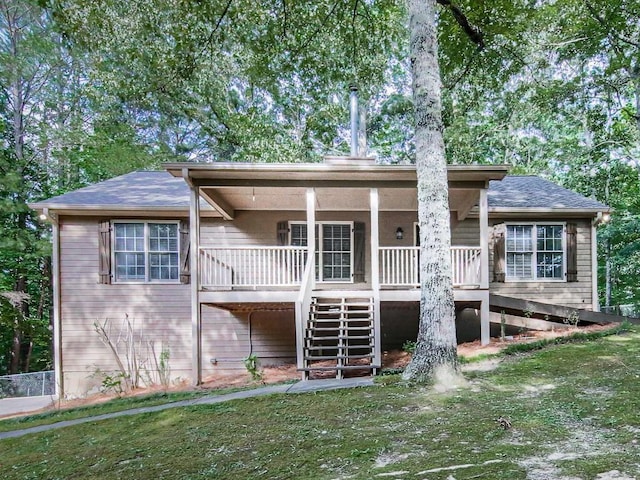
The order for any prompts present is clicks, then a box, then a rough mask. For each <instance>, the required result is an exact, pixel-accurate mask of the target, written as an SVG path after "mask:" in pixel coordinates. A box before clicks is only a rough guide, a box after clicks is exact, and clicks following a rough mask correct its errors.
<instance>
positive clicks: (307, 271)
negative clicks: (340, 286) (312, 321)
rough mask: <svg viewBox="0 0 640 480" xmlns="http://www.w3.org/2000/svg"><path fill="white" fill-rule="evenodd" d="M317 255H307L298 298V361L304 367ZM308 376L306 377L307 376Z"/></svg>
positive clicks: (300, 366)
mask: <svg viewBox="0 0 640 480" xmlns="http://www.w3.org/2000/svg"><path fill="white" fill-rule="evenodd" d="M315 270H316V267H315V255H307V262H306V265H305V267H304V273H303V274H302V282H301V285H300V291H299V292H298V298H297V299H296V304H295V309H296V362H297V365H298V368H303V367H304V330H305V328H306V322H307V319H308V317H309V311H310V309H311V292H312V291H313V286H314V284H315ZM305 378H306V377H305Z"/></svg>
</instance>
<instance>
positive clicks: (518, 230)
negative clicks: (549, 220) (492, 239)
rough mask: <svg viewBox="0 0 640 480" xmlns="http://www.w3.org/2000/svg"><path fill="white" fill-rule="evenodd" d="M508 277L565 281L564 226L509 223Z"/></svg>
mask: <svg viewBox="0 0 640 480" xmlns="http://www.w3.org/2000/svg"><path fill="white" fill-rule="evenodd" d="M506 264H507V272H506V273H507V278H508V279H511V280H564V278H565V276H564V274H565V245H564V225H562V224H550V225H537V224H531V225H507V230H506Z"/></svg>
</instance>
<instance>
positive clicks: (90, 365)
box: [60, 217, 191, 397]
mask: <svg viewBox="0 0 640 480" xmlns="http://www.w3.org/2000/svg"><path fill="white" fill-rule="evenodd" d="M99 220H100V219H99V218H86V217H75V218H74V217H62V219H61V223H60V294H61V332H62V369H63V372H64V390H65V394H66V395H67V396H72V397H73V396H81V395H84V394H87V393H90V392H92V391H95V390H97V389H98V388H99V387H100V383H101V378H100V377H99V376H98V375H94V374H95V372H96V370H98V369H99V370H101V371H112V370H114V369H115V368H116V362H115V360H114V357H113V354H112V353H111V352H110V350H109V348H108V347H107V346H105V345H104V344H103V343H102V342H101V341H100V339H99V337H98V334H97V333H96V332H95V328H94V324H95V323H104V322H105V320H108V323H109V324H110V325H111V327H112V332H113V336H114V341H115V339H116V338H117V336H118V333H119V331H120V329H121V327H122V325H123V322H124V320H125V318H126V317H128V319H129V321H130V323H131V324H132V326H133V329H134V331H135V332H136V335H138V339H140V338H142V343H143V344H145V345H149V344H150V343H153V345H154V349H155V352H156V355H159V352H160V351H161V349H162V345H165V346H167V347H168V348H169V353H170V366H171V376H172V377H173V379H174V380H179V379H188V378H189V377H190V374H191V313H190V312H191V307H190V305H191V304H190V290H189V285H181V284H153V285H152V284H113V285H102V284H99V283H98V222H99ZM140 335H142V337H140ZM143 350H147V348H143ZM145 357H146V358H147V365H148V366H149V367H150V366H151V365H152V364H153V363H154V362H153V359H152V355H151V354H150V353H148V352H146V351H145V352H144V353H143V354H142V355H141V356H140V359H141V360H144V358H145Z"/></svg>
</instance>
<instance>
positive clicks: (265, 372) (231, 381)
mask: <svg viewBox="0 0 640 480" xmlns="http://www.w3.org/2000/svg"><path fill="white" fill-rule="evenodd" d="M612 326H613V325H591V326H587V327H577V328H568V329H562V330H556V331H547V332H537V331H529V332H526V333H523V334H522V335H515V336H513V337H510V338H509V339H508V340H505V341H502V340H501V339H499V338H492V339H491V342H490V343H489V344H488V345H481V344H480V340H476V341H474V342H467V343H463V344H460V345H458V355H463V356H465V357H467V358H471V357H475V356H479V355H485V354H496V353H499V352H500V351H501V350H502V349H504V348H506V347H507V346H509V345H513V344H517V343H529V342H534V341H537V340H541V339H545V338H555V337H560V336H567V335H571V334H573V333H576V332H597V331H601V330H607V329H609V328H611V327H612ZM410 361H411V355H410V354H409V353H407V352H404V351H401V350H389V351H384V352H382V368H383V369H389V370H397V369H402V368H404V367H406V366H407V365H408V363H409V362H410ZM475 363H476V364H477V365H480V366H485V364H484V363H482V362H475ZM486 363H487V365H486V367H487V369H491V368H494V367H495V366H496V365H497V364H498V361H497V360H495V361H494V360H492V361H488V362H486ZM314 365H316V366H325V367H329V366H331V362H328V361H327V362H318V363H316V364H314ZM352 365H353V366H356V365H358V363H353V364H352ZM362 365H363V368H362V369H361V370H360V369H353V370H349V371H347V372H345V376H346V377H354V376H364V375H369V374H370V373H371V370H370V369H368V368H366V367H365V364H364V361H363V363H362ZM463 369H464V370H469V369H473V368H468V366H464V367H463ZM334 377H335V371H331V370H327V371H322V372H314V373H313V374H312V376H311V378H312V379H321V378H334ZM299 379H300V372H298V371H297V370H296V366H295V364H285V365H277V366H265V367H263V368H262V382H261V383H262V384H273V383H280V382H286V381H294V380H299ZM251 385H257V386H258V385H260V383H256V382H255V381H253V380H252V379H251V376H250V375H249V374H248V373H246V372H238V373H235V374H227V375H213V376H209V377H207V378H205V379H204V381H203V383H202V385H200V386H198V387H197V389H198V390H217V389H222V388H240V387H247V386H251ZM190 389H193V387H192V386H191V385H190V384H189V383H188V382H183V383H181V384H179V385H175V386H172V387H171V388H169V389H163V388H161V387H151V388H141V389H137V390H135V391H134V392H131V393H129V394H128V395H127V396H138V395H149V394H152V393H157V392H163V391H169V392H178V391H186V390H190ZM113 398H115V395H109V394H104V393H99V394H94V395H91V396H88V397H85V398H78V399H72V400H63V401H60V402H56V404H55V408H56V409H59V408H65V409H67V408H75V407H81V406H85V405H94V404H100V403H103V402H106V401H109V400H112V399H113ZM51 408H53V407H49V408H46V409H43V410H40V411H39V412H42V411H47V410H50V409H51ZM39 412H30V413H29V414H33V413H39ZM0 418H7V417H0Z"/></svg>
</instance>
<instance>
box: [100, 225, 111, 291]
mask: <svg viewBox="0 0 640 480" xmlns="http://www.w3.org/2000/svg"><path fill="white" fill-rule="evenodd" d="M98 227H99V236H98V255H99V267H98V283H101V284H104V285H108V284H110V283H111V222H110V221H109V220H103V221H101V222H100V223H99V226H98Z"/></svg>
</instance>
